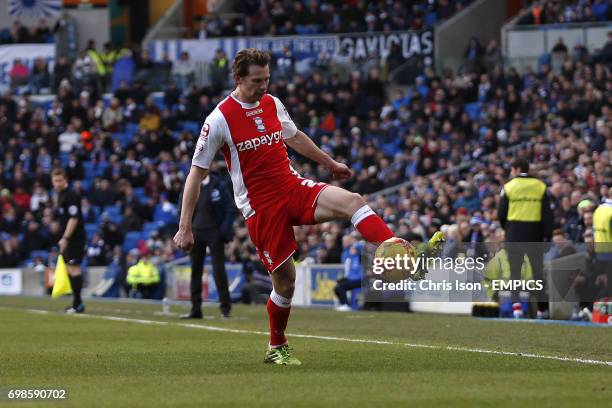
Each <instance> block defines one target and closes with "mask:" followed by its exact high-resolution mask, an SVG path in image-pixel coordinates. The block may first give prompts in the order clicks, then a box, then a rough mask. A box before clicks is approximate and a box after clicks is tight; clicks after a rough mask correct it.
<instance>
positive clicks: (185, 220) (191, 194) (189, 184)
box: [174, 166, 208, 251]
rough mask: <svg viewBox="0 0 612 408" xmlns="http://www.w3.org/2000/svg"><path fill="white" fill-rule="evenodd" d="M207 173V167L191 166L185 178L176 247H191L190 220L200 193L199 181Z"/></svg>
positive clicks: (175, 238) (186, 249) (189, 248)
mask: <svg viewBox="0 0 612 408" xmlns="http://www.w3.org/2000/svg"><path fill="white" fill-rule="evenodd" d="M207 175H208V169H203V168H201V167H198V166H191V170H190V171H189V174H188V175H187V180H185V190H184V192H183V204H182V206H181V218H180V220H179V229H178V231H177V233H176V235H175V236H174V243H175V244H176V246H177V247H179V248H181V249H183V250H185V251H189V250H191V248H192V247H193V232H192V230H191V221H192V219H193V212H194V210H195V206H196V203H197V202H198V197H199V195H200V183H202V180H204V178H205V177H206V176H207Z"/></svg>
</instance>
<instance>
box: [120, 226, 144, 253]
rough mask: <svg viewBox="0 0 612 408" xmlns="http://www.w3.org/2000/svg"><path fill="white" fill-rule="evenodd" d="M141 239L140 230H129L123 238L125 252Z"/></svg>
mask: <svg viewBox="0 0 612 408" xmlns="http://www.w3.org/2000/svg"><path fill="white" fill-rule="evenodd" d="M141 239H142V234H141V232H140V231H130V232H127V233H126V234H125V238H124V239H123V246H122V247H123V250H124V251H125V252H129V251H130V249H133V248H136V247H137V246H138V241H140V240H141Z"/></svg>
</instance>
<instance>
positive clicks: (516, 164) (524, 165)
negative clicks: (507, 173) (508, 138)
mask: <svg viewBox="0 0 612 408" xmlns="http://www.w3.org/2000/svg"><path fill="white" fill-rule="evenodd" d="M512 168H513V169H519V170H520V171H521V173H528V172H529V162H528V161H527V159H525V158H523V157H518V158H516V159H514V161H513V162H512Z"/></svg>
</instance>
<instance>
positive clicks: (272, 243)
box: [246, 178, 327, 273]
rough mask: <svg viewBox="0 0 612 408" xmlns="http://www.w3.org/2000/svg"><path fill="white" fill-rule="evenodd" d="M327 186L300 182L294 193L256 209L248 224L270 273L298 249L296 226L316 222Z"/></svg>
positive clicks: (252, 239) (301, 180)
mask: <svg viewBox="0 0 612 408" xmlns="http://www.w3.org/2000/svg"><path fill="white" fill-rule="evenodd" d="M326 187H327V184H325V183H316V182H314V181H311V180H307V179H302V178H299V179H297V183H296V185H295V187H294V188H293V190H291V192H290V193H289V194H287V195H285V196H283V197H279V199H278V200H277V201H276V202H275V203H273V204H272V205H269V206H266V207H265V208H255V214H253V215H252V216H250V217H249V218H247V220H246V224H247V228H248V230H249V235H250V237H251V241H252V242H253V244H254V245H255V249H257V253H258V255H259V258H260V259H261V260H262V262H263V264H264V265H265V266H266V269H267V270H268V272H270V273H272V272H274V271H275V270H276V269H277V268H278V267H279V266H281V265H282V264H283V263H284V262H285V261H286V260H287V259H289V258H290V257H291V255H292V254H293V253H294V252H295V251H296V250H297V249H298V246H297V243H296V242H295V235H294V233H293V226H294V225H311V224H314V223H315V220H314V213H315V209H316V204H317V200H318V198H319V195H320V194H321V191H323V190H324V189H325V188H326Z"/></svg>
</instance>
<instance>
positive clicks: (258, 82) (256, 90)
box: [238, 65, 270, 103]
mask: <svg viewBox="0 0 612 408" xmlns="http://www.w3.org/2000/svg"><path fill="white" fill-rule="evenodd" d="M269 84H270V66H268V65H266V66H265V67H262V66H259V65H250V66H249V74H248V75H247V76H245V77H242V78H240V77H239V78H238V87H239V88H240V89H239V90H240V94H241V96H242V98H244V100H245V102H250V103H254V102H257V101H259V100H261V98H262V97H263V96H264V94H265V93H266V92H267V91H268V85H269Z"/></svg>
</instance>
